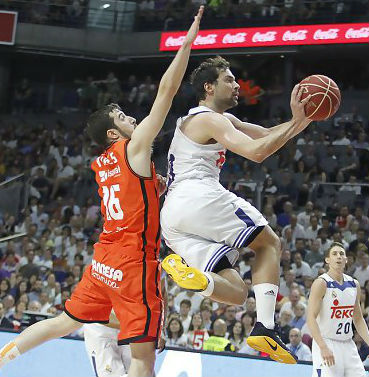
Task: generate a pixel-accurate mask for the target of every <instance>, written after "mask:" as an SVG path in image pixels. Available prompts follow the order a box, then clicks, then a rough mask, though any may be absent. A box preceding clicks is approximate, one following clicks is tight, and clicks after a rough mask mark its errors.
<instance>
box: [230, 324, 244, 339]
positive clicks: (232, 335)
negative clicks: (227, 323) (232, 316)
mask: <svg viewBox="0 0 369 377" xmlns="http://www.w3.org/2000/svg"><path fill="white" fill-rule="evenodd" d="M237 323H240V324H241V334H240V337H241V339H243V338H244V337H245V326H244V325H243V323H242V322H241V321H236V322H235V323H234V324H233V326H232V329H231V333H230V334H229V338H228V339H233V340H236V339H235V337H234V327H235V326H236V324H237Z"/></svg>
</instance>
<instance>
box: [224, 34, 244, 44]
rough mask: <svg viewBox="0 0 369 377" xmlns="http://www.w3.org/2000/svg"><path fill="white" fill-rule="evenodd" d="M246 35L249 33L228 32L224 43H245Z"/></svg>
mask: <svg viewBox="0 0 369 377" xmlns="http://www.w3.org/2000/svg"><path fill="white" fill-rule="evenodd" d="M246 35H247V33H237V34H231V33H227V34H226V35H225V36H224V37H223V40H222V42H223V43H224V44H231V43H243V42H246Z"/></svg>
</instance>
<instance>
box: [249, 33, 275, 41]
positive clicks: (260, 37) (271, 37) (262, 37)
mask: <svg viewBox="0 0 369 377" xmlns="http://www.w3.org/2000/svg"><path fill="white" fill-rule="evenodd" d="M276 34H277V32H276V31H267V32H266V33H260V32H259V31H258V32H256V33H255V34H254V35H253V36H252V41H253V42H273V41H275V39H276V38H275V36H276Z"/></svg>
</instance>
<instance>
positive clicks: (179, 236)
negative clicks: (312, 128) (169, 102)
mask: <svg viewBox="0 0 369 377" xmlns="http://www.w3.org/2000/svg"><path fill="white" fill-rule="evenodd" d="M192 84H193V87H194V89H195V92H196V94H197V95H198V98H199V106H197V107H195V108H193V109H190V110H189V112H188V114H187V115H186V116H184V117H182V118H179V119H178V121H177V127H176V130H175V133H174V136H173V140H172V143H171V146H170V148H169V152H168V194H167V196H166V198H165V202H164V204H163V207H162V210H161V215H160V217H161V227H162V234H163V237H164V239H165V242H166V244H167V245H168V247H170V248H171V249H172V250H173V251H174V252H175V253H176V254H171V255H169V256H168V257H167V258H166V259H164V260H163V262H162V267H163V268H164V269H165V270H166V271H167V273H168V274H169V275H170V276H171V277H172V278H173V280H174V281H175V282H176V283H177V284H178V285H180V286H181V287H183V288H187V289H193V290H198V291H199V292H200V293H201V294H202V295H203V296H208V297H210V298H212V299H214V300H216V301H220V302H224V303H229V304H236V305H242V304H243V303H244V302H245V300H246V297H247V288H246V285H245V283H244V282H243V280H242V279H241V277H240V276H239V274H238V273H237V271H236V270H235V269H234V268H233V265H234V263H235V262H236V261H237V258H238V249H242V248H245V247H249V248H251V249H252V250H254V251H255V264H254V266H253V271H252V280H253V281H252V283H253V286H254V292H255V299H256V312H257V323H256V324H255V326H254V329H253V331H252V332H251V334H250V336H249V337H248V338H247V343H248V344H249V345H250V346H251V347H253V348H255V349H257V350H258V351H263V352H265V353H268V354H269V355H270V357H271V358H272V359H274V360H277V361H280V362H284V363H296V360H295V358H294V356H293V355H292V354H291V352H290V351H289V349H288V348H287V347H286V345H285V344H284V343H283V342H282V341H281V339H280V338H279V336H278V331H276V329H275V324H274V312H275V303H276V297H277V293H278V284H279V259H280V252H281V250H280V249H281V245H280V240H279V238H278V237H277V235H276V234H275V233H274V232H273V230H272V229H271V228H270V226H268V222H267V220H266V219H265V218H264V217H263V215H262V214H261V213H260V212H259V211H258V210H257V209H256V208H255V207H253V206H252V205H251V204H250V203H248V202H247V201H246V200H244V199H242V198H240V197H237V196H236V195H235V194H233V193H231V192H230V191H228V190H226V189H225V188H224V187H223V186H222V185H221V184H220V183H219V172H220V169H221V167H222V165H223V163H224V162H225V153H226V150H227V149H229V150H230V151H232V152H233V153H237V154H238V155H240V156H242V157H245V158H247V159H250V160H252V161H254V162H259V163H261V162H262V161H264V160H265V159H266V158H267V157H269V156H271V155H272V154H273V153H274V152H276V151H277V150H279V149H280V148H281V147H282V146H283V145H284V144H285V143H286V142H287V141H288V140H290V139H291V138H292V137H294V136H295V135H297V134H298V133H299V132H301V131H303V130H304V129H305V128H306V127H307V126H308V125H309V123H310V122H311V120H310V119H308V118H307V117H306V115H305V110H304V107H305V104H306V103H307V101H308V100H309V99H310V97H309V96H308V97H306V98H305V99H303V100H302V98H301V97H302V88H299V86H298V85H296V86H295V87H294V89H293V90H292V93H291V102H290V106H291V112H292V118H291V120H289V121H288V122H285V123H282V124H280V125H278V126H275V127H272V128H270V129H266V128H264V127H261V126H258V125H255V124H251V123H246V122H241V121H240V120H239V119H238V118H236V117H235V116H233V115H232V114H229V113H227V112H226V111H227V110H228V109H230V108H232V107H234V106H236V105H237V103H238V90H239V85H238V84H237V82H236V80H235V77H234V75H233V73H232V72H231V70H230V65H229V63H228V62H227V61H226V60H225V59H223V58H221V57H219V56H218V57H216V58H210V59H208V60H206V61H204V62H203V63H201V64H200V66H199V67H198V68H196V69H195V71H194V72H193V75H192ZM182 258H183V260H184V261H185V263H184V262H183V261H182ZM186 264H188V266H187V265H186Z"/></svg>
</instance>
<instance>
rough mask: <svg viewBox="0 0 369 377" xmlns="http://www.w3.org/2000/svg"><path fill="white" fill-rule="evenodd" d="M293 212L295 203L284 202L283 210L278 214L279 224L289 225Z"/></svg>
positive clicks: (282, 225)
mask: <svg viewBox="0 0 369 377" xmlns="http://www.w3.org/2000/svg"><path fill="white" fill-rule="evenodd" d="M292 213H293V205H292V203H291V202H290V201H286V202H285V203H284V204H283V212H282V213H280V214H279V215H278V216H277V224H278V225H279V226H281V227H285V226H286V225H289V224H290V219H291V215H292Z"/></svg>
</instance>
